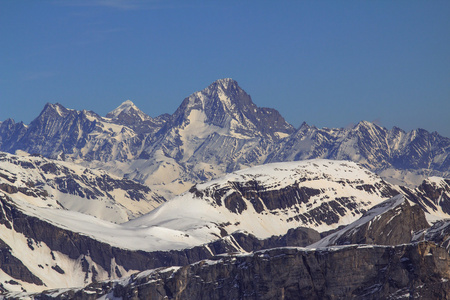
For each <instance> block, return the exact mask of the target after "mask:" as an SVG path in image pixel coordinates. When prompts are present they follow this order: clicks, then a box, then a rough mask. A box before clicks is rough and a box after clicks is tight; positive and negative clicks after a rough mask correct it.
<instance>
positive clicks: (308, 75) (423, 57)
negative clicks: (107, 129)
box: [0, 0, 450, 137]
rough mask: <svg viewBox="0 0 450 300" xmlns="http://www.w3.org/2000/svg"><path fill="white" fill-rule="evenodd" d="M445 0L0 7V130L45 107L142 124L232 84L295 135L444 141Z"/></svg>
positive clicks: (449, 95)
mask: <svg viewBox="0 0 450 300" xmlns="http://www.w3.org/2000/svg"><path fill="white" fill-rule="evenodd" d="M449 16H450V1H414V0H412V1H411V0H410V1H402V0H397V1H381V0H378V1H351V0H346V1H339V0H336V1H335V0H333V1H264V0H254V1H252V0H248V1H233V0H229V1H213V0H210V1H175V0H166V1H162V0H154V1H151V0H150V1H135V0H130V1H121V0H90V1H87V0H86V1H85V0H78V1H57V0H55V1H45V0H42V1H26V0H22V1H12V0H11V1H10V0H0V38H1V47H0V69H1V71H0V102H1V108H0V120H5V119H7V118H13V119H15V120H16V121H24V122H25V123H29V122H30V121H31V120H32V119H34V118H35V117H36V116H37V115H38V114H39V112H40V111H41V110H42V108H43V107H44V105H45V103H47V102H51V103H55V102H59V103H61V104H62V105H64V106H66V107H68V108H74V109H88V110H93V111H95V112H97V113H99V114H100V115H105V114H106V113H107V112H109V111H111V110H113V109H114V108H115V107H117V106H118V105H120V103H122V102H123V101H125V100H127V99H131V100H132V101H133V102H134V103H135V104H136V105H137V106H138V107H139V108H141V110H143V111H144V112H145V113H147V114H149V115H150V116H153V117H155V116H157V115H160V114H162V113H173V112H174V111H175V110H176V108H177V107H178V106H179V105H180V104H181V101H182V100H183V99H184V98H185V97H187V96H189V95H190V94H191V93H193V92H195V91H198V90H201V89H203V88H205V87H206V86H208V85H209V84H210V83H212V82H213V81H215V80H216V79H219V78H225V77H231V78H233V79H235V80H237V81H238V82H239V84H240V86H241V87H242V88H243V89H244V90H246V91H247V93H249V94H250V95H251V96H252V99H253V101H254V102H255V104H256V105H258V106H264V107H273V108H275V109H277V110H278V111H280V113H281V114H282V115H283V116H284V117H285V118H286V120H287V121H288V122H290V123H291V124H293V125H294V126H295V127H298V126H299V125H300V124H301V123H302V122H303V121H306V122H307V123H308V124H310V125H316V126H318V127H346V126H349V125H350V124H352V123H357V122H359V121H360V120H367V121H375V122H377V123H378V124H380V125H382V126H385V127H387V128H391V127H392V126H394V125H396V126H399V127H401V128H403V129H405V130H411V129H415V128H424V129H426V130H428V131H438V132H439V133H441V134H442V135H445V136H447V137H450V117H449V112H450V17H449Z"/></svg>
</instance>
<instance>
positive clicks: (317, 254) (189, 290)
mask: <svg viewBox="0 0 450 300" xmlns="http://www.w3.org/2000/svg"><path fill="white" fill-rule="evenodd" d="M449 266H450V257H449V254H448V252H447V251H446V250H445V249H444V248H441V247H439V246H437V245H435V244H434V243H430V242H420V243H415V244H410V245H400V246H371V247H368V246H344V247H338V248H334V249H317V250H306V249H304V248H279V249H272V250H266V251H260V252H256V253H254V254H251V255H248V254H247V255H231V256H224V257H216V258H214V259H213V260H205V261H201V262H199V263H195V264H191V265H188V266H185V267H172V268H165V269H156V270H151V271H145V272H142V273H139V274H135V275H132V276H131V277H129V278H126V279H123V280H121V281H115V282H103V283H94V284H91V285H89V286H87V287H86V288H84V289H81V290H65V291H50V292H45V293H42V294H40V295H35V298H36V299H97V298H99V297H104V298H103V299H116V298H122V299H244V298H245V299H350V298H351V299H401V298H411V297H412V298H414V299H449V297H450V296H449V295H450V282H449V279H450V267H449Z"/></svg>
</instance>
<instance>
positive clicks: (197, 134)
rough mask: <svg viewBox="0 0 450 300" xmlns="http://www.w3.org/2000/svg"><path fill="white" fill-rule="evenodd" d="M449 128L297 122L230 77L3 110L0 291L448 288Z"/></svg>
mask: <svg viewBox="0 0 450 300" xmlns="http://www.w3.org/2000/svg"><path fill="white" fill-rule="evenodd" d="M449 149H450V139H448V138H446V137H442V136H440V135H439V134H438V133H436V132H434V133H429V132H427V131H425V130H423V129H418V130H413V131H411V132H405V131H403V130H401V129H399V128H397V127H394V128H392V129H390V130H388V129H385V128H382V127H380V126H378V125H376V124H373V123H370V122H366V121H361V122H359V123H358V124H357V125H355V126H353V127H351V128H345V129H344V128H337V129H329V128H322V129H318V128H316V127H314V126H309V125H307V124H305V123H303V124H302V125H301V126H300V127H299V128H297V129H296V128H294V127H293V126H292V125H290V124H288V123H287V122H286V121H285V120H284V119H283V117H282V116H281V115H280V114H279V113H278V112H277V111H276V110H274V109H269V108H259V107H257V106H256V105H255V104H254V103H253V102H252V100H251V97H250V96H249V95H248V94H247V93H246V92H245V91H244V90H243V89H241V88H240V87H239V85H238V84H237V82H236V81H234V80H232V79H221V80H218V81H216V82H214V83H212V84H211V85H210V86H209V87H207V88H206V89H204V90H202V91H199V92H196V93H194V94H192V95H190V96H189V97H187V98H186V99H184V101H183V102H182V104H181V105H180V107H179V108H178V109H177V110H176V111H175V112H174V113H173V114H172V115H169V114H164V115H161V116H158V117H156V118H152V117H150V116H148V115H147V114H145V113H144V112H142V111H141V110H139V108H137V107H136V106H135V105H134V104H133V103H132V102H131V101H129V100H127V101H125V102H124V103H122V104H121V105H120V106H119V107H117V108H116V109H114V110H112V111H111V112H110V113H108V114H107V115H106V116H104V117H102V116H99V115H98V114H96V113H95V112H91V111H86V110H83V111H76V110H72V109H68V108H65V107H63V106H62V105H60V104H50V103H49V104H47V105H46V106H45V107H44V109H43V111H42V112H41V113H40V114H39V116H38V117H37V118H36V119H35V120H33V121H32V122H31V123H30V124H28V125H25V124H23V123H16V122H15V121H13V120H11V119H8V120H6V121H4V122H2V123H1V124H0V151H2V152H0V295H2V296H1V297H5V298H13V299H24V298H26V299H131V298H132V299H167V298H169V299H202V298H203V299H241V298H250V299H274V298H277V299H304V298H307V299H324V298H326V299H343V298H355V299H381V298H383V299H402V298H405V297H410V298H411V297H412V298H421V299H448V298H449V295H450V284H449V279H450V268H449V266H450V256H449V255H450V254H449V246H450V244H449V243H450V222H449V221H448V219H449V217H450V179H449V177H450V176H449V174H450V159H449V156H448V153H449Z"/></svg>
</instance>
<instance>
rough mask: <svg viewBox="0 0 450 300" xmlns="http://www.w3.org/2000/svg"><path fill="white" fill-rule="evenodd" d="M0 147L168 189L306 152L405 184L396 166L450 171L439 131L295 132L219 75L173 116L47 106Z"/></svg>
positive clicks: (449, 145) (14, 126)
mask: <svg viewBox="0 0 450 300" xmlns="http://www.w3.org/2000/svg"><path fill="white" fill-rule="evenodd" d="M0 150H1V151H6V152H14V151H16V150H23V151H26V152H29V153H39V154H41V155H44V156H46V157H58V156H59V157H61V156H62V154H64V157H65V158H66V159H71V160H82V161H83V162H84V164H86V165H89V166H91V167H93V166H96V167H101V168H104V169H107V170H109V171H111V172H115V173H116V174H117V175H120V176H124V175H126V176H128V178H130V179H134V180H137V181H139V182H141V183H144V182H145V183H147V184H149V185H152V186H155V187H156V188H158V189H159V190H160V191H161V192H162V193H165V194H166V195H173V194H174V193H175V194H179V193H181V192H184V191H186V190H188V189H189V188H190V187H191V186H192V184H194V183H198V182H201V181H205V180H210V179H212V178H216V177H218V176H220V175H222V174H225V173H229V172H232V171H235V170H239V169H243V168H247V167H250V166H255V165H259V164H263V163H270V162H281V161H297V160H304V159H314V158H327V159H336V160H351V161H355V162H358V163H360V164H362V165H363V166H365V167H367V168H369V169H370V170H372V171H375V172H378V173H380V174H383V176H386V177H387V178H391V179H392V180H395V179H396V178H400V177H401V178H400V179H401V180H407V181H409V180H410V179H405V177H408V176H407V175H405V174H401V172H406V174H410V173H411V174H415V177H417V178H423V177H424V175H423V174H427V175H428V176H429V175H430V174H435V175H437V176H442V177H448V176H449V175H450V173H449V172H450V158H449V155H448V153H449V151H450V139H448V138H445V137H442V136H440V135H439V134H437V133H429V132H427V131H425V130H423V129H418V130H413V131H411V132H404V131H403V130H401V129H399V128H396V127H394V128H393V129H391V130H387V129H385V128H382V127H380V126H378V125H376V124H372V123H370V122H366V121H362V122H360V123H358V124H357V125H356V126H354V127H353V128H348V129H342V128H341V129H327V128H323V129H318V128H316V127H314V126H309V125H307V124H303V125H302V126H301V127H300V128H298V129H297V130H295V129H294V128H293V127H292V126H291V125H290V124H288V123H287V122H286V121H285V120H284V119H283V117H282V116H281V115H280V114H279V113H278V112H277V111H276V110H274V109H269V108H259V107H257V106H256V105H255V104H254V103H253V102H252V100H251V98H250V96H249V95H248V94H247V93H246V92H245V91H244V90H243V89H242V88H241V87H239V85H238V83H237V82H236V81H234V80H232V79H221V80H217V81H216V82H214V83H212V84H211V85H210V86H209V87H207V88H205V89H204V90H202V91H200V92H196V93H193V94H192V95H190V96H189V97H187V98H186V99H185V100H184V101H183V102H182V104H181V105H180V107H179V108H178V109H177V110H176V111H175V113H173V114H172V115H167V114H165V115H162V116H159V117H156V118H151V117H149V116H148V115H146V114H145V113H143V112H142V111H141V110H139V108H137V107H136V106H135V105H134V104H133V103H132V102H131V101H129V100H127V101H125V102H124V103H123V104H122V105H120V106H119V107H118V108H116V109H115V110H113V111H111V112H110V113H109V114H108V115H107V116H106V118H104V117H101V116H99V115H97V114H95V113H94V112H89V111H75V110H70V109H67V108H64V107H63V106H62V105H60V104H47V105H46V106H45V108H44V110H43V111H42V112H41V114H40V115H39V116H38V117H37V118H36V119H35V120H33V121H32V122H31V123H30V124H29V125H28V126H25V125H24V124H22V123H15V122H14V121H13V120H7V121H5V122H3V123H2V124H1V125H0ZM117 161H120V162H121V163H120V164H116V163H117ZM398 170H400V171H398ZM399 172H400V173H399ZM422 173H423V174H422ZM161 178H164V180H161Z"/></svg>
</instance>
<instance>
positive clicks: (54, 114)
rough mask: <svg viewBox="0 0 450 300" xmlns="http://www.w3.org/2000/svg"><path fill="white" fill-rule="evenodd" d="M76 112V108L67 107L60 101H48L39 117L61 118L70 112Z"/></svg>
mask: <svg viewBox="0 0 450 300" xmlns="http://www.w3.org/2000/svg"><path fill="white" fill-rule="evenodd" d="M71 111H72V112H74V110H71V109H67V108H65V107H64V106H62V105H61V104H59V103H55V104H52V103H47V104H45V106H44V109H43V110H42V111H41V113H40V114H39V116H38V117H37V119H42V118H60V117H63V118H64V117H66V116H67V115H68V114H69V113H70V112H71Z"/></svg>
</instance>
